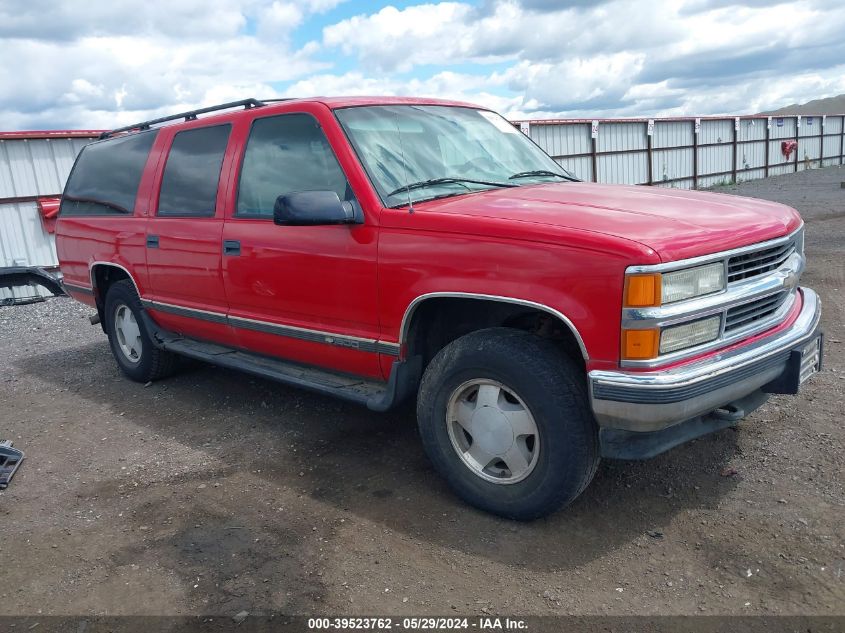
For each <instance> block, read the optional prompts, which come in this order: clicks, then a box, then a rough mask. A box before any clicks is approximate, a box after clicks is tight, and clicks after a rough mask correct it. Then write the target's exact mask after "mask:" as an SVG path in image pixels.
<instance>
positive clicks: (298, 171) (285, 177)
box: [236, 114, 352, 218]
mask: <svg viewBox="0 0 845 633" xmlns="http://www.w3.org/2000/svg"><path fill="white" fill-rule="evenodd" d="M318 190H322V191H334V192H336V193H337V195H338V197H339V198H340V199H341V200H347V199H350V198H351V197H352V192H351V189H350V188H349V187H348V186H347V181H346V176H344V174H343V170H341V168H340V165H339V164H338V162H337V158H335V155H334V152H333V151H332V148H331V146H329V142H328V140H327V139H326V136H325V134H323V131H322V130H321V129H320V126H319V124H318V123H317V121H316V120H315V119H314V118H313V117H312V116H311V115H308V114H283V115H280V116H275V117H267V118H263V119H257V120H256V121H255V123H253V125H252V131H251V132H250V134H249V140H248V141H247V146H246V153H245V154H244V162H243V167H242V168H241V179H240V185H239V189H238V209H237V213H236V215H237V216H239V217H253V218H254V217H260V218H272V217H273V205H274V204H275V203H276V198H277V197H278V196H281V195H283V194H287V193H292V192H294V191H318Z"/></svg>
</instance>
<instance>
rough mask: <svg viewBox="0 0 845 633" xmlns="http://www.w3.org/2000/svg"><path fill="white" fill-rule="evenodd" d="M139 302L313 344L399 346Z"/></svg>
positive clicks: (391, 349)
mask: <svg viewBox="0 0 845 633" xmlns="http://www.w3.org/2000/svg"><path fill="white" fill-rule="evenodd" d="M141 305H143V306H144V307H145V308H147V309H149V310H159V311H161V312H167V313H170V314H175V315H177V316H184V317H188V318H194V319H201V320H203V321H210V322H212V323H223V324H228V325H231V326H232V327H236V328H242V329H246V330H253V331H256V332H265V333H267V334H275V335H277V336H285V337H288V338H295V339H298V340H302V341H309V342H312V343H324V344H326V345H333V346H335V347H344V348H347V349H357V350H359V351H362V352H370V353H373V354H386V355H388V356H399V345H398V344H396V343H389V342H385V341H377V340H375V339H367V338H361V337H357V336H350V335H347V334H336V333H334V332H325V331H322V330H311V329H308V328H301V327H296V326H292V325H282V324H279V323H270V322H268V321H259V320H256V319H247V318H244V317H236V316H228V315H226V314H223V313H222V312H211V311H208V310H199V309H197V308H187V307H184V306H179V305H174V304H171V303H164V302H161V301H153V300H150V299H141Z"/></svg>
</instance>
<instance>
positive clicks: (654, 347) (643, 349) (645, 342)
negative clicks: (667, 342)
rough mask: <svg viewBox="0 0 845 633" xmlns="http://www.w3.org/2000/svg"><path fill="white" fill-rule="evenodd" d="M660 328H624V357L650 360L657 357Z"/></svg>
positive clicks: (625, 358) (626, 358)
mask: <svg viewBox="0 0 845 633" xmlns="http://www.w3.org/2000/svg"><path fill="white" fill-rule="evenodd" d="M659 345H660V330H622V358H623V359H624V360H649V359H652V358H656V357H657V351H658V347H659Z"/></svg>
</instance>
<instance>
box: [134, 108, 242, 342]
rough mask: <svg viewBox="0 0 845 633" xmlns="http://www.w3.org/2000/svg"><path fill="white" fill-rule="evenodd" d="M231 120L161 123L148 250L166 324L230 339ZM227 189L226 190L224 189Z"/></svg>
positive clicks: (153, 290)
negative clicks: (226, 224)
mask: <svg viewBox="0 0 845 633" xmlns="http://www.w3.org/2000/svg"><path fill="white" fill-rule="evenodd" d="M231 128H232V126H231V124H230V123H223V124H216V125H205V126H201V127H200V126H197V127H192V128H189V129H185V128H179V129H178V131H174V130H168V129H167V128H163V129H162V130H161V134H162V135H163V136H164V135H166V137H165V139H166V140H165V141H164V142H165V143H166V145H165V147H166V148H169V149H167V150H166V151H165V157H164V159H163V160H164V165H163V169H161V171H160V176H159V180H158V183H157V187H154V191H157V196H155V195H154V200H153V201H152V203H151V205H150V217H149V219H148V221H147V234H146V253H147V271H148V274H149V285H150V294H149V296H148V297H147V298H148V299H150V300H151V301H152V305H148V308H150V309H152V310H153V311H154V312H155V317H156V320H157V321H158V322H159V324H160V325H162V326H163V327H164V328H165V329H169V330H172V331H176V332H181V333H185V334H187V335H190V336H193V337H196V338H202V339H206V340H211V341H217V342H221V343H232V342H233V337H232V330H231V328H230V327H229V326H228V324H227V323H226V311H227V310H228V304H227V302H226V293H225V290H224V287H223V276H222V271H221V251H222V235H223V197H224V194H223V193H219V190H220V189H221V187H220V174H221V172H223V173H225V172H224V169H225V165H224V163H225V162H226V157H227V154H226V150H227V147H228V144H229V137H230V135H231ZM222 189H225V188H222Z"/></svg>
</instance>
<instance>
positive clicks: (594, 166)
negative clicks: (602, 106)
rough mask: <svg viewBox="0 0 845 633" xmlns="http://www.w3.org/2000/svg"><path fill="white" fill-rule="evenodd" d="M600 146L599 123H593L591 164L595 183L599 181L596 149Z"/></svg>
mask: <svg viewBox="0 0 845 633" xmlns="http://www.w3.org/2000/svg"><path fill="white" fill-rule="evenodd" d="M597 146H598V121H593V122H592V123H591V124H590V147H591V150H590V162H591V164H592V171H593V182H598V181H599V168H598V161H597V159H596V149H597Z"/></svg>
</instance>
